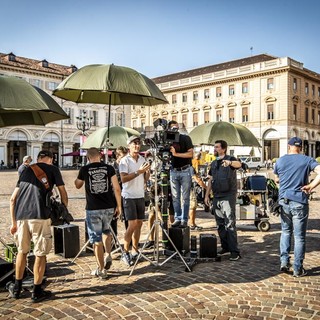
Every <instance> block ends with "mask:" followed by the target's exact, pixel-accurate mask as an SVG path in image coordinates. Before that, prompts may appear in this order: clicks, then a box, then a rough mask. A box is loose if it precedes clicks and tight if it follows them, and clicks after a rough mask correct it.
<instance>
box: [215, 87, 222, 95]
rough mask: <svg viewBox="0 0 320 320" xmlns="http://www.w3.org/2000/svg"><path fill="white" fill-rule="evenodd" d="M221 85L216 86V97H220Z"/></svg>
mask: <svg viewBox="0 0 320 320" xmlns="http://www.w3.org/2000/svg"><path fill="white" fill-rule="evenodd" d="M221 92H222V91H221V87H217V88H216V97H221V96H222V93H221Z"/></svg>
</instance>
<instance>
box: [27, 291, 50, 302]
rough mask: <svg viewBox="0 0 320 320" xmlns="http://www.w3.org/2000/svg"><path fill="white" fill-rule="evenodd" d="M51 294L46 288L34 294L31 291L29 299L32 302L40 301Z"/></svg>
mask: <svg viewBox="0 0 320 320" xmlns="http://www.w3.org/2000/svg"><path fill="white" fill-rule="evenodd" d="M51 296H52V292H51V291H48V290H41V291H40V292H39V293H37V294H35V293H34V292H32V296H31V301H32V302H33V303H37V302H41V301H43V300H45V299H49V298H50V297H51Z"/></svg>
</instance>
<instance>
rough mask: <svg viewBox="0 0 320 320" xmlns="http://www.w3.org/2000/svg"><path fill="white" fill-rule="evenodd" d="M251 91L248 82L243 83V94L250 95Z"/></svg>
mask: <svg viewBox="0 0 320 320" xmlns="http://www.w3.org/2000/svg"><path fill="white" fill-rule="evenodd" d="M248 92H249V89H248V82H243V83H242V93H248Z"/></svg>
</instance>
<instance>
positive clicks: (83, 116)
mask: <svg viewBox="0 0 320 320" xmlns="http://www.w3.org/2000/svg"><path fill="white" fill-rule="evenodd" d="M76 119H77V122H76V125H77V129H78V130H80V131H81V136H82V143H81V144H80V149H81V145H82V144H83V143H84V138H85V136H86V135H85V133H86V131H88V130H90V128H91V126H92V117H87V111H85V110H82V112H81V113H80V116H79V117H76ZM80 154H81V152H80ZM84 157H85V156H84V155H83V154H82V166H84V165H85V163H84Z"/></svg>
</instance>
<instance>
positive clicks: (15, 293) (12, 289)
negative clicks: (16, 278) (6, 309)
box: [6, 282, 21, 299]
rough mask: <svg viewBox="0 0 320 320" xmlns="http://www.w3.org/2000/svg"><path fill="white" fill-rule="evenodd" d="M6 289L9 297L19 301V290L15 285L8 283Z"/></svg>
mask: <svg viewBox="0 0 320 320" xmlns="http://www.w3.org/2000/svg"><path fill="white" fill-rule="evenodd" d="M6 289H7V290H8V291H9V297H10V298H15V299H19V298H20V293H21V290H19V289H18V288H17V287H16V286H15V285H14V282H9V283H7V285H6Z"/></svg>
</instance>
